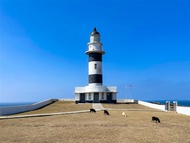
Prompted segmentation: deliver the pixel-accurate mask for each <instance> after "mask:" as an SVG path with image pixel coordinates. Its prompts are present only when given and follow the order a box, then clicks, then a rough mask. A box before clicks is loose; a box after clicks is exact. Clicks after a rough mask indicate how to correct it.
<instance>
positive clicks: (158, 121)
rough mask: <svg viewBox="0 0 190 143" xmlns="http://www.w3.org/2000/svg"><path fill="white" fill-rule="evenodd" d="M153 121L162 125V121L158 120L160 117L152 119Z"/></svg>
mask: <svg viewBox="0 0 190 143" xmlns="http://www.w3.org/2000/svg"><path fill="white" fill-rule="evenodd" d="M152 121H153V122H154V121H156V123H160V119H159V118H158V117H154V116H153V117H152Z"/></svg>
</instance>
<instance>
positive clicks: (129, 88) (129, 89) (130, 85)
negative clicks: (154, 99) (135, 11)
mask: <svg viewBox="0 0 190 143" xmlns="http://www.w3.org/2000/svg"><path fill="white" fill-rule="evenodd" d="M131 88H132V85H131V84H130V88H129V93H130V100H131Z"/></svg>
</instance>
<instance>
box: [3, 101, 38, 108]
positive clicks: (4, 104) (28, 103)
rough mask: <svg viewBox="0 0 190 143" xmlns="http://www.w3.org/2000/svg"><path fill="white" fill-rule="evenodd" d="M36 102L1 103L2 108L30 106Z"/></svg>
mask: <svg viewBox="0 0 190 143" xmlns="http://www.w3.org/2000/svg"><path fill="white" fill-rule="evenodd" d="M34 103H36V102H10V103H8V102H7V103H6V102H4V103H0V107H10V106H23V105H30V104H34Z"/></svg>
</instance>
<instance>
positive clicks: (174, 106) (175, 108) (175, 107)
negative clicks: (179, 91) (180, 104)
mask: <svg viewBox="0 0 190 143" xmlns="http://www.w3.org/2000/svg"><path fill="white" fill-rule="evenodd" d="M173 110H174V112H177V101H173Z"/></svg>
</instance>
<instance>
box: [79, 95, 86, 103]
mask: <svg viewBox="0 0 190 143" xmlns="http://www.w3.org/2000/svg"><path fill="white" fill-rule="evenodd" d="M80 103H85V93H81V94H80Z"/></svg>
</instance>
